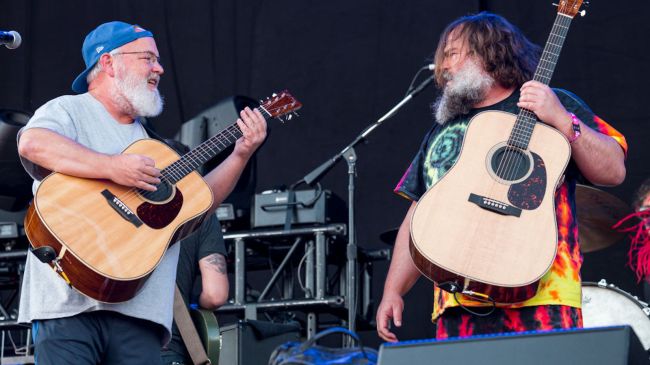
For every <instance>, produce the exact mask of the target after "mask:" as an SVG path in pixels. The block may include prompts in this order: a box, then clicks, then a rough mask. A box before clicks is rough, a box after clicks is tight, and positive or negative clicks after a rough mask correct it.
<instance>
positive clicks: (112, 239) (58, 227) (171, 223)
mask: <svg viewBox="0 0 650 365" xmlns="http://www.w3.org/2000/svg"><path fill="white" fill-rule="evenodd" d="M123 153H135V154H141V155H146V156H149V157H151V158H152V159H153V160H154V161H156V167H157V168H159V169H163V168H164V167H166V166H168V165H170V164H171V163H172V162H174V161H176V160H178V159H179V156H178V154H176V152H174V151H173V150H172V149H171V148H169V147H168V146H166V145H165V144H163V143H161V142H158V141H156V140H151V139H145V140H140V141H137V142H135V143H133V144H132V145H130V146H129V147H128V148H127V149H126V150H124V152H123ZM159 190H162V189H160V188H159ZM107 192H108V193H107ZM168 193H170V194H169V197H166V198H165V199H163V200H162V201H151V200H149V201H148V199H146V198H145V197H143V196H142V195H141V194H139V193H138V191H137V190H136V189H132V188H127V187H124V186H121V185H118V184H115V183H113V182H112V181H108V180H94V179H83V178H77V177H73V176H69V175H64V174H60V173H53V174H51V175H49V176H48V177H46V178H45V179H44V180H43V182H42V183H41V185H40V186H39V188H38V190H37V192H36V195H35V198H34V202H33V204H32V205H31V206H30V208H29V210H28V212H27V215H26V217H25V231H26V233H27V237H28V238H29V241H30V242H31V244H32V246H33V247H34V248H35V249H37V248H39V247H43V246H50V247H52V248H53V249H54V250H55V252H56V255H57V257H59V259H60V260H59V265H60V266H61V269H62V270H63V272H64V273H65V276H66V277H67V278H68V279H69V281H70V284H71V285H72V286H73V287H74V288H75V289H77V290H78V291H80V292H81V293H83V294H85V295H87V296H89V297H91V298H93V299H96V300H99V301H103V302H110V303H115V302H122V301H125V300H128V299H130V298H132V297H133V296H135V294H136V293H137V291H138V290H139V289H140V288H141V287H142V285H143V284H144V282H145V280H146V279H147V278H148V277H149V275H150V274H151V272H152V271H153V270H154V269H155V268H156V266H157V265H158V264H159V263H160V261H161V260H162V258H163V256H164V254H165V251H166V250H167V248H168V247H169V245H170V244H172V243H174V242H176V241H177V240H179V239H181V238H183V237H185V236H186V235H188V234H189V233H191V232H192V231H193V230H194V228H195V226H197V225H198V224H199V223H200V222H201V221H202V219H203V213H205V212H206V211H207V210H208V208H209V207H210V206H211V205H212V200H213V196H212V191H211V189H210V187H209V186H208V185H207V184H206V183H205V181H203V179H202V178H201V176H200V175H199V174H198V173H197V172H191V173H189V174H188V175H187V176H185V177H184V178H182V179H181V180H180V181H178V182H177V183H175V184H174V185H172V188H171V191H169V192H168ZM113 197H114V198H115V199H119V200H114V199H113ZM118 201H119V202H118ZM125 207H126V209H128V211H131V212H132V213H134V214H132V215H131V216H130V217H131V218H130V219H134V220H139V222H140V223H139V224H138V223H137V222H135V221H132V220H130V219H127V218H126V217H125V215H126V216H128V214H127V213H125ZM134 215H135V217H133V216H134ZM52 266H53V267H54V265H53V264H52ZM62 276H63V275H62Z"/></svg>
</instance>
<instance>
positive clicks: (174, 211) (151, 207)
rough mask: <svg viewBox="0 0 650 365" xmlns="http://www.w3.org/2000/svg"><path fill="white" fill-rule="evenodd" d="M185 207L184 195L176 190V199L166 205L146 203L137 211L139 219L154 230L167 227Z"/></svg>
mask: <svg viewBox="0 0 650 365" xmlns="http://www.w3.org/2000/svg"><path fill="white" fill-rule="evenodd" d="M182 206H183V194H182V193H181V191H180V189H178V188H177V189H175V194H174V197H173V198H172V199H171V200H170V201H169V202H167V203H165V204H152V203H149V202H145V203H142V204H140V206H139V207H138V209H137V212H138V217H139V218H140V220H142V221H143V222H144V224H146V225H147V226H149V227H151V228H154V229H161V228H164V227H167V226H168V225H169V224H170V223H171V222H172V221H173V220H174V219H176V217H177V216H178V213H179V212H180V210H181V207H182Z"/></svg>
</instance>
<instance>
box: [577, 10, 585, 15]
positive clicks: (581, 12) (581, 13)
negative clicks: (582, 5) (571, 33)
mask: <svg viewBox="0 0 650 365" xmlns="http://www.w3.org/2000/svg"><path fill="white" fill-rule="evenodd" d="M578 14H580V16H585V15H587V11H586V10H580V11H579V12H578Z"/></svg>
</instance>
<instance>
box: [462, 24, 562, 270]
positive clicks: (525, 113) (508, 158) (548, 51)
mask: <svg viewBox="0 0 650 365" xmlns="http://www.w3.org/2000/svg"><path fill="white" fill-rule="evenodd" d="M561 20H562V19H556V21H555V22H554V24H553V27H552V28H551V35H550V36H549V40H548V41H547V46H545V49H544V51H543V52H542V55H541V57H540V62H539V65H538V67H540V66H547V67H548V66H549V65H550V62H549V60H548V58H549V57H550V55H554V56H556V55H555V54H554V53H553V51H552V48H551V47H552V45H548V43H549V42H551V41H552V40H553V39H554V37H556V31H557V28H558V25H560V21H561ZM556 57H557V56H556ZM536 74H537V72H536ZM519 114H520V115H518V116H517V121H519V120H520V118H522V117H530V116H531V115H533V114H532V112H530V111H529V110H527V109H521V108H520V113H519ZM533 121H534V119H533ZM524 127H525V125H524ZM520 128H521V125H519V128H518V125H517V124H515V127H514V128H513V131H512V134H511V138H509V141H508V142H511V141H510V140H511V139H512V136H514V137H521V136H522V135H524V133H526V130H523V131H522V130H521V129H520ZM533 128H534V125H533ZM530 130H531V131H532V128H531V129H530ZM515 142H517V141H515ZM519 142H521V141H519ZM515 148H516V147H514V148H513V147H510V145H509V144H506V150H505V152H504V154H505V156H504V158H502V159H501V160H500V161H499V167H498V168H497V171H499V169H501V173H503V172H504V170H503V168H504V167H503V166H509V165H511V164H512V158H513V155H514V154H515V153H517V152H515ZM504 160H505V163H504ZM517 169H518V167H517V168H516V169H515V170H514V171H515V172H516V170H517ZM511 174H512V172H511V171H509V172H507V174H506V175H504V177H505V178H508V177H509V176H510V175H511ZM497 176H499V175H497ZM504 180H506V179H504ZM499 185H500V184H498V183H497V182H496V181H493V182H492V184H491V187H490V188H488V189H487V190H488V193H489V194H491V195H492V196H493V194H494V192H495V191H494V190H496V189H497V187H498V186H499ZM486 219H487V217H486V218H485V219H479V220H480V221H479V222H478V223H477V225H476V226H475V229H474V230H473V231H474V237H476V235H477V232H478V230H479V227H480V226H482V225H484V224H485V220H486ZM475 254H476V252H474V255H475ZM474 255H472V256H471V257H473V256H474ZM482 255H483V256H481V257H482V258H485V256H486V255H489V256H490V257H492V259H493V257H494V256H495V255H496V252H495V250H493V249H492V250H484V252H483V253H482ZM469 264H470V263H469V262H466V268H467V266H469Z"/></svg>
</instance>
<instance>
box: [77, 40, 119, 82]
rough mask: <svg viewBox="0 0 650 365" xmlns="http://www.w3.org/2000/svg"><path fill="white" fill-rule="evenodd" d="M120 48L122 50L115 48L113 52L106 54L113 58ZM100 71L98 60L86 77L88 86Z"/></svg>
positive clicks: (100, 66)
mask: <svg viewBox="0 0 650 365" xmlns="http://www.w3.org/2000/svg"><path fill="white" fill-rule="evenodd" d="M120 48H122V47H118V48H115V49H114V50H112V51H110V52H108V54H109V55H111V56H113V55H115V54H116V53H118V52H119V51H120ZM102 56H103V54H102ZM99 57H100V58H101V56H99ZM101 71H102V65H101V64H100V63H99V59H98V60H97V63H95V67H93V68H92V69H91V70H90V72H88V75H87V76H86V82H87V83H88V85H90V83H91V82H92V81H93V80H95V79H96V78H97V76H99V73H100V72H101Z"/></svg>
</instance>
